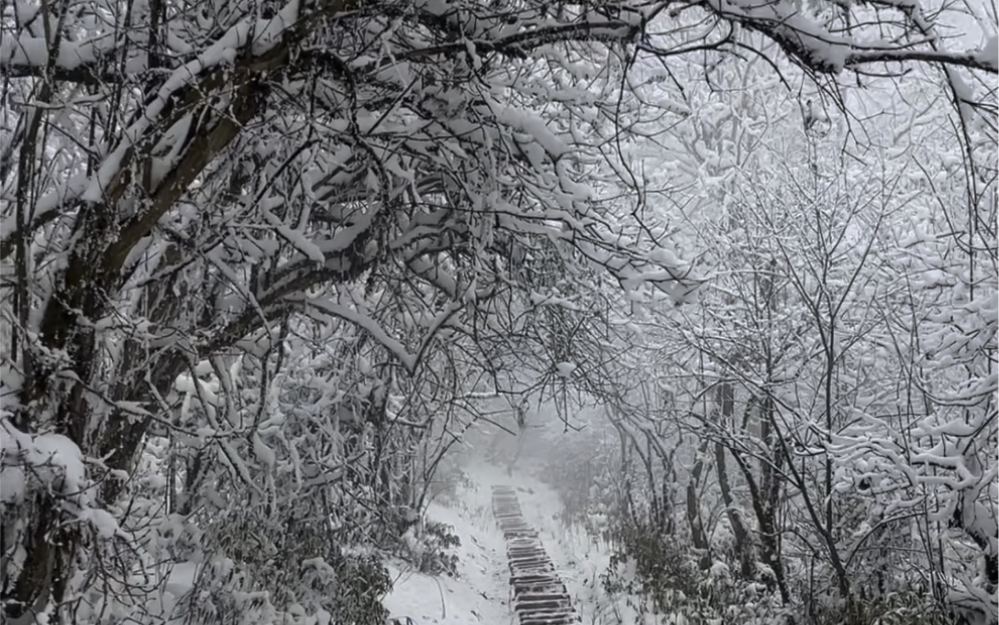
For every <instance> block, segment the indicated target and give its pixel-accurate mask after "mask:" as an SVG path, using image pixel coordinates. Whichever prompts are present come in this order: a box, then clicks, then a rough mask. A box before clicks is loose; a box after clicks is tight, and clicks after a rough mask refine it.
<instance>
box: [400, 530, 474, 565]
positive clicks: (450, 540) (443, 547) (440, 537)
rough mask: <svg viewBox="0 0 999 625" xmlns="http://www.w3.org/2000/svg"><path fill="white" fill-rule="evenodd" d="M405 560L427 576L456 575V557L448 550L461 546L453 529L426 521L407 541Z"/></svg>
mask: <svg viewBox="0 0 999 625" xmlns="http://www.w3.org/2000/svg"><path fill="white" fill-rule="evenodd" d="M408 546H409V549H408V554H406V556H407V557H406V558H405V559H406V560H407V561H408V562H409V563H410V564H412V565H413V566H415V567H416V569H417V570H418V571H419V572H421V573H426V574H428V575H440V574H442V573H443V574H445V575H448V576H449V577H454V576H456V575H457V574H458V555H457V554H455V553H449V550H450V549H453V548H455V547H459V546H461V539H460V538H458V537H457V536H456V535H455V534H454V528H453V527H452V526H450V525H446V524H444V523H438V522H436V521H426V522H425V523H424V524H423V527H422V528H421V530H420V531H419V532H418V533H417V534H416V535H415V536H414V537H413V539H412V540H411V541H409V545H408Z"/></svg>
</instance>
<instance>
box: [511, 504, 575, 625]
mask: <svg viewBox="0 0 999 625" xmlns="http://www.w3.org/2000/svg"><path fill="white" fill-rule="evenodd" d="M492 508H493V516H495V517H496V521H497V523H498V525H499V528H500V530H501V531H502V532H503V538H504V539H505V540H506V545H507V547H506V553H507V560H508V562H509V566H510V587H511V603H512V608H513V611H514V613H515V614H516V615H517V617H518V619H519V621H520V625H568V624H570V623H580V622H581V619H580V618H579V616H578V615H577V614H576V612H575V610H573V608H572V601H571V599H570V597H569V593H568V591H567V590H566V587H565V584H564V583H562V580H561V579H560V578H559V576H558V574H556V572H555V565H554V564H553V563H552V560H551V558H549V557H548V554H547V553H545V549H544V546H543V545H542V544H541V539H540V538H539V537H538V532H537V531H536V530H534V529H533V528H532V527H531V526H530V525H529V524H528V523H527V521H525V520H524V515H523V511H522V510H521V508H520V501H519V500H518V499H517V493H516V491H515V490H514V489H513V488H511V487H509V486H493V487H492Z"/></svg>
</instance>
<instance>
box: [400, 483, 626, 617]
mask: <svg viewBox="0 0 999 625" xmlns="http://www.w3.org/2000/svg"><path fill="white" fill-rule="evenodd" d="M464 470H465V473H466V475H467V476H468V477H469V478H470V479H471V481H472V483H473V486H471V487H468V488H464V489H462V490H461V491H460V492H459V497H460V501H459V502H458V503H455V504H450V505H443V504H440V503H436V502H435V503H432V504H431V505H430V507H429V508H428V510H427V518H428V519H430V520H433V521H438V522H441V523H446V524H448V525H451V526H453V527H454V532H455V534H456V535H457V536H458V537H459V538H460V539H461V547H459V548H458V555H459V558H460V562H459V564H458V577H456V578H448V577H431V576H428V575H422V574H419V573H415V572H412V571H411V570H407V569H406V568H405V567H404V566H403V565H400V564H399V563H394V564H392V565H390V569H391V571H392V573H393V575H394V577H395V578H396V581H395V586H394V588H393V590H392V592H391V593H390V594H389V595H388V596H387V597H386V598H385V606H386V607H387V608H388V609H389V610H390V612H391V614H392V616H393V617H395V618H400V617H404V616H408V617H411V618H412V619H413V620H414V621H415V622H417V623H419V624H420V625H430V624H436V625H469V624H473V623H488V624H497V625H498V624H506V623H513V622H515V621H514V616H513V614H512V613H511V612H510V609H509V605H508V600H509V590H510V589H509V573H508V568H507V562H506V552H505V542H504V540H503V535H502V534H501V533H500V532H499V530H498V528H497V527H496V521H495V519H494V518H493V516H492V513H491V511H490V503H491V497H492V493H491V488H492V486H493V485H499V484H506V485H509V486H513V487H515V488H517V490H518V493H517V496H518V499H519V500H520V504H521V509H522V510H523V512H524V518H525V520H527V521H528V522H529V523H530V524H531V525H533V526H534V528H535V529H537V530H538V532H539V534H540V537H541V540H542V543H543V544H544V547H545V550H546V551H547V553H548V555H549V556H550V557H551V559H552V561H553V562H554V563H555V566H556V568H557V572H558V574H559V576H560V577H561V578H562V581H563V582H564V583H565V585H566V588H567V590H568V591H569V594H570V595H571V596H572V598H573V607H574V608H575V609H576V612H577V613H578V614H579V615H580V617H581V618H582V621H583V623H585V624H589V625H602V624H604V623H607V624H610V623H614V624H618V623H638V622H639V621H638V620H637V618H638V617H637V616H635V614H634V612H633V611H632V610H631V609H630V608H628V607H627V606H626V605H624V602H623V601H621V600H620V598H618V600H616V601H611V600H610V599H609V598H608V597H607V595H606V593H605V592H604V591H603V589H602V587H601V584H600V574H601V573H603V572H604V571H606V570H607V566H608V564H609V562H610V554H609V552H608V549H607V548H606V545H599V544H596V543H594V542H593V541H592V540H590V538H589V537H587V536H586V534H585V533H584V532H582V531H581V530H569V531H566V530H564V529H563V528H562V526H561V525H560V524H559V522H558V521H557V520H556V515H557V514H558V513H559V511H560V509H561V504H560V502H559V498H558V495H557V493H555V492H554V490H552V488H551V487H549V486H548V485H546V484H544V483H543V482H541V481H540V480H538V479H537V478H535V477H533V475H532V473H533V472H532V471H531V467H530V466H525V467H523V468H522V469H521V470H519V471H514V472H513V474H512V475H510V476H508V475H507V473H506V470H505V468H503V469H501V468H497V467H494V466H490V465H486V464H476V465H472V466H469V467H465V469H464ZM403 622H404V621H403Z"/></svg>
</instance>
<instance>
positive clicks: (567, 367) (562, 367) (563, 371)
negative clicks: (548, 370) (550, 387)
mask: <svg viewBox="0 0 999 625" xmlns="http://www.w3.org/2000/svg"><path fill="white" fill-rule="evenodd" d="M555 370H556V371H557V372H558V374H559V376H560V377H563V378H570V377H572V372H573V371H575V370H576V365H574V364H573V363H571V362H560V363H558V364H557V365H556V366H555Z"/></svg>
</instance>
